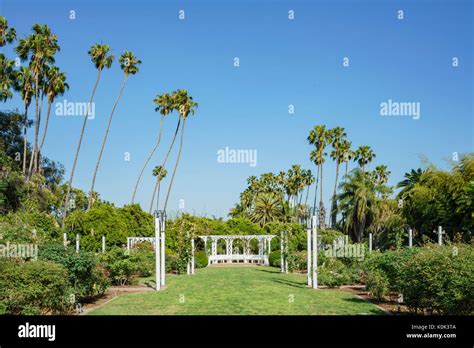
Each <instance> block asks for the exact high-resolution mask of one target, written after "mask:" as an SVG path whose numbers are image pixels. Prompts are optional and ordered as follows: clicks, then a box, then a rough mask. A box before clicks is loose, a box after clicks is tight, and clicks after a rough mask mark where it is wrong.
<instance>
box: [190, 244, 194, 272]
mask: <svg viewBox="0 0 474 348" xmlns="http://www.w3.org/2000/svg"><path fill="white" fill-rule="evenodd" d="M191 274H194V238H191Z"/></svg>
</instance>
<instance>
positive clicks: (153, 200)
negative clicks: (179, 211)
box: [148, 176, 160, 214]
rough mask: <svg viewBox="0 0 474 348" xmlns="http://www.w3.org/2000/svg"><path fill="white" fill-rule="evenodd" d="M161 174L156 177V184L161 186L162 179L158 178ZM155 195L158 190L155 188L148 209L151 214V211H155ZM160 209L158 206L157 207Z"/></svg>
mask: <svg viewBox="0 0 474 348" xmlns="http://www.w3.org/2000/svg"><path fill="white" fill-rule="evenodd" d="M158 178H159V176H157V177H156V186H160V182H159V181H160V180H159V179H158ZM155 195H156V190H153V196H151V201H150V209H149V210H148V212H149V213H150V214H151V212H152V211H153V203H154V202H155ZM156 209H157V210H158V208H156Z"/></svg>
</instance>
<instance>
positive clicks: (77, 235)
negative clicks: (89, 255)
mask: <svg viewBox="0 0 474 348" xmlns="http://www.w3.org/2000/svg"><path fill="white" fill-rule="evenodd" d="M79 243H80V242H79V233H77V234H76V253H78V252H79V248H80V246H79V245H80V244H79Z"/></svg>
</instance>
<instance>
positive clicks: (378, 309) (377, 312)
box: [343, 297, 387, 314]
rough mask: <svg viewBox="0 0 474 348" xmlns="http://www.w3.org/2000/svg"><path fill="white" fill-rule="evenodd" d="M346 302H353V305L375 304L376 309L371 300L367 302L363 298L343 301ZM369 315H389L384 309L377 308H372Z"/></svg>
mask: <svg viewBox="0 0 474 348" xmlns="http://www.w3.org/2000/svg"><path fill="white" fill-rule="evenodd" d="M343 300H344V301H347V302H352V303H358V304H363V303H365V304H366V303H370V304H373V305H374V307H375V304H374V303H372V302H370V301H369V300H366V299H362V298H359V297H350V298H344V299H343ZM368 314H387V313H386V312H384V311H383V310H382V309H380V308H378V307H375V308H371V309H370V310H369V313H368Z"/></svg>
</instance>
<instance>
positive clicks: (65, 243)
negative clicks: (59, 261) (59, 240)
mask: <svg viewBox="0 0 474 348" xmlns="http://www.w3.org/2000/svg"><path fill="white" fill-rule="evenodd" d="M63 244H64V247H65V248H66V247H67V234H66V232H64V234H63Z"/></svg>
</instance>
